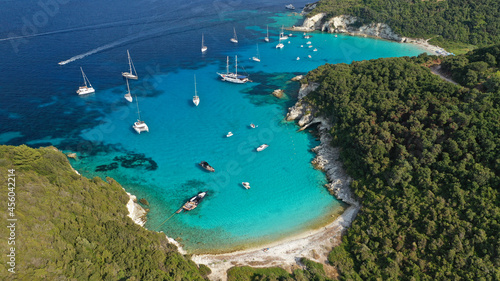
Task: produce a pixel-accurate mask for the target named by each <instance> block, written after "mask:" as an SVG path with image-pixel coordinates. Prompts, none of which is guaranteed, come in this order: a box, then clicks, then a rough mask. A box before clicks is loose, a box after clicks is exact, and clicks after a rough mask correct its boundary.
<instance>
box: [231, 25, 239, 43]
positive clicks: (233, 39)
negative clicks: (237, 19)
mask: <svg viewBox="0 0 500 281" xmlns="http://www.w3.org/2000/svg"><path fill="white" fill-rule="evenodd" d="M233 31H234V36H233V38H231V42H233V43H238V37H236V29H234V27H233Z"/></svg>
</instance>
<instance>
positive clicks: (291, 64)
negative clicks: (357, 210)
mask: <svg viewBox="0 0 500 281" xmlns="http://www.w3.org/2000/svg"><path fill="white" fill-rule="evenodd" d="M111 2H113V3H114V4H117V3H118V1H111ZM139 2H140V3H142V4H145V3H146V2H147V4H149V6H146V5H139V4H140V3H134V4H131V3H127V4H124V5H121V6H119V7H117V6H114V7H112V6H111V4H110V3H106V4H99V3H101V2H95V1H90V2H88V3H78V4H77V5H76V6H75V7H68V6H63V5H62V4H61V7H60V9H59V14H58V15H56V16H54V17H53V18H50V20H51V21H50V22H49V23H48V24H47V25H46V26H44V28H41V27H40V28H38V29H39V30H38V31H37V32H38V33H37V34H38V35H37V34H34V35H33V36H30V37H26V38H25V39H26V40H27V43H26V42H24V43H23V44H20V45H18V47H19V49H18V50H17V52H16V50H15V49H14V48H13V45H14V44H13V43H12V40H14V39H10V40H0V50H1V51H3V52H4V53H8V54H11V56H8V58H7V59H6V60H5V61H4V62H3V63H2V66H3V73H4V75H3V76H2V77H1V78H0V79H1V80H0V85H1V86H0V90H2V92H3V93H4V96H5V97H6V100H7V102H5V103H2V104H0V115H1V116H2V118H4V117H5V119H4V120H8V121H9V122H2V124H0V143H2V144H12V145H19V144H22V143H27V144H29V145H31V146H34V147H37V146H46V145H54V146H56V147H58V148H59V149H61V150H63V151H65V152H77V153H78V156H79V159H78V160H77V161H74V160H71V164H72V165H73V166H74V167H75V169H77V170H78V171H79V172H80V173H82V174H83V175H85V176H87V177H93V176H100V177H103V178H104V177H106V176H109V177H113V178H115V179H116V180H118V181H119V182H120V183H121V184H122V185H123V186H124V187H125V189H126V190H127V191H128V192H130V193H132V194H135V195H136V196H137V197H138V198H145V199H147V201H149V204H150V206H149V208H150V212H149V214H148V222H147V224H146V227H147V228H148V229H153V230H158V231H163V232H165V233H166V234H167V235H168V236H169V237H172V238H177V239H178V240H179V241H180V242H181V244H183V245H184V247H185V249H186V250H187V251H188V252H190V253H201V252H222V251H228V250H233V249H241V248H244V247H248V246H257V245H264V244H265V243H268V242H271V241H275V240H277V239H280V238H283V237H286V236H290V235H293V234H297V233H299V232H301V231H304V230H306V229H311V228H317V227H320V226H322V225H324V224H326V223H328V222H330V221H331V220H333V219H334V217H335V216H336V215H338V214H339V213H340V212H341V211H342V210H343V207H344V206H343V204H342V203H340V202H339V201H337V200H336V199H335V198H334V197H333V196H332V195H330V194H329V193H328V191H327V190H326V189H325V188H324V187H323V185H324V184H325V183H326V182H327V181H326V177H325V175H324V174H323V173H322V172H320V171H317V170H315V169H313V167H312V165H311V164H310V161H311V160H312V159H313V158H314V156H315V155H314V154H313V153H312V152H310V149H311V148H313V147H315V146H317V145H318V144H319V143H318V141H316V140H315V137H314V136H313V135H312V134H310V133H308V132H307V131H306V132H297V129H298V128H297V126H296V125H295V124H294V123H289V122H284V120H283V118H284V116H285V115H286V112H287V108H288V107H290V106H292V105H293V104H294V103H295V101H296V96H297V91H298V88H299V84H298V82H292V81H290V79H291V78H292V77H294V76H295V75H298V74H306V73H307V72H308V71H310V70H312V69H314V68H316V67H318V66H320V65H322V64H325V63H332V64H335V63H350V62H352V61H355V60H356V61H357V60H366V59H374V58H380V57H393V56H412V55H418V54H419V53H421V52H423V50H422V49H419V48H418V47H416V46H413V45H409V44H398V43H394V42H388V41H384V40H376V39H370V38H361V37H352V36H347V35H338V36H337V37H335V36H334V35H332V34H324V33H320V32H314V33H311V35H312V36H313V37H312V38H311V39H304V38H303V34H302V33H301V32H289V31H287V32H286V33H292V35H293V36H292V37H290V38H289V39H288V40H286V41H285V42H283V43H284V44H285V47H284V48H283V49H276V48H275V46H276V44H277V35H278V33H279V29H280V27H281V26H282V25H285V26H291V25H297V24H298V23H300V22H301V20H302V17H301V16H299V15H294V14H292V13H291V12H287V11H285V10H284V5H285V4H288V3H285V2H283V3H273V4H272V5H271V4H268V3H266V2H264V1H250V2H245V3H244V4H243V3H242V2H240V4H241V5H232V6H230V8H231V9H229V8H227V7H226V6H225V8H226V9H225V10H224V9H222V8H220V7H219V8H217V5H214V2H204V1H195V2H193V3H190V4H187V3H182V5H181V4H180V3H181V2H179V3H177V4H179V5H175V6H174V5H173V3H175V2H172V3H171V4H172V7H170V6H169V3H168V2H161V1H139ZM33 3H35V2H32V3H31V4H33ZM228 3H229V2H228ZM226 4H227V3H226ZM233 4H234V3H233ZM294 4H295V3H294ZM299 4H300V3H297V4H296V6H299V7H300V6H301V5H299ZM303 4H304V3H302V5H303ZM1 5H4V6H5V5H9V3H3V4H1ZM11 5H13V4H11ZM24 5H27V4H24ZM99 5H103V6H104V7H100V8H102V9H101V11H100V13H102V14H106V15H107V16H106V17H105V18H103V17H97V16H93V17H90V18H88V19H87V21H86V22H85V23H84V24H83V26H81V22H78V21H76V22H75V21H71V19H74V16H75V13H76V14H77V13H79V12H80V11H81V9H83V11H85V10H86V9H88V10H90V9H93V8H96V7H98V6H99ZM117 5H118V4H117ZM169 7H170V10H169V11H172V9H173V7H175V9H174V11H175V13H172V12H170V13H169V14H168V15H167V14H164V13H161V12H159V11H161V9H166V10H168V9H167V8H169ZM204 7H205V9H203V8H204ZM214 7H215V8H214ZM78 9H80V10H78ZM221 9H222V10H221ZM23 11H24V10H23ZM221 11H222V12H221ZM34 12H36V9H35V10H34ZM18 13H22V12H21V11H19V12H18ZM176 16H177V17H176ZM10 17H12V20H11V21H10V22H11V23H10V24H9V25H7V26H4V27H1V28H2V29H0V31H1V32H0V35H1V36H0V38H4V39H5V38H7V39H8V38H9V34H11V33H13V32H14V33H15V32H18V33H20V34H22V30H23V29H22V27H23V20H22V14H15V13H14V15H10ZM28 18H29V17H28ZM62 24H64V27H61V26H62ZM266 25H268V26H269V32H270V36H271V42H270V43H266V42H264V40H263V38H264V37H265V34H266ZM233 27H235V28H236V30H237V33H238V39H239V43H238V44H233V43H231V42H229V38H230V37H231V36H232V29H233ZM46 33H47V34H46ZM202 33H204V34H205V44H206V45H207V46H208V51H207V52H206V53H205V54H202V53H201V51H200V44H201V34H202ZM82 38H87V39H89V38H92V40H83V41H84V42H83V43H82V41H79V42H78V41H77V40H79V39H82ZM307 41H311V44H310V45H311V46H313V47H311V48H309V47H308V46H309V45H308V44H306V42H307ZM16 42H17V41H16ZM257 45H258V47H257ZM301 45H302V46H301ZM257 48H258V50H259V55H260V59H261V62H255V61H252V60H251V59H250V58H251V57H253V56H255V55H257ZM127 49H128V50H130V53H131V56H132V59H133V61H134V63H135V66H136V68H137V71H138V74H139V80H137V81H131V82H130V87H131V91H132V94H133V95H136V96H137V98H138V100H139V107H140V112H141V117H142V119H143V120H144V121H145V122H146V123H147V124H148V126H149V130H150V132H149V133H147V132H144V133H141V134H140V135H139V134H137V133H136V132H135V131H134V130H133V129H132V124H133V122H134V121H135V120H136V119H137V106H136V103H135V101H134V103H129V102H127V101H126V100H125V99H124V98H123V95H124V94H125V93H126V86H125V81H124V80H123V79H122V78H121V75H120V72H122V71H125V70H126V68H127V57H126V50H127ZM314 49H317V51H313V50H314ZM227 56H229V59H230V70H231V71H234V59H235V56H238V66H239V68H238V69H239V70H238V71H239V73H242V74H248V75H249V76H250V79H251V80H253V82H252V83H247V84H243V85H239V84H231V83H227V82H222V81H220V79H219V78H218V76H217V74H216V72H224V71H225V68H226V57H227ZM308 56H310V57H308ZM297 57H299V58H300V59H299V60H297ZM63 60H70V62H69V63H67V64H65V65H63V66H60V65H58V64H57V62H59V61H63ZM80 66H82V67H83V69H84V70H85V72H86V74H87V76H88V78H89V79H90V81H91V82H92V84H93V86H94V88H95V89H96V93H95V94H93V95H90V96H85V97H79V96H77V95H76V93H75V91H76V89H77V87H78V86H79V83H80V80H81V76H80V72H79V71H80V70H79V67H80ZM194 75H196V80H197V90H198V95H199V96H200V100H201V101H200V105H199V106H198V107H196V106H194V105H193V103H192V96H193V94H194ZM278 88H281V89H284V90H285V93H286V97H285V98H283V99H281V100H280V99H277V98H275V97H274V96H272V95H271V92H272V91H273V90H275V89H278ZM251 123H254V124H256V125H258V127H257V128H255V129H252V128H250V127H249V125H250V124H251ZM229 131H231V132H233V133H234V136H232V137H230V138H226V134H227V133H228V132H229ZM263 143H266V144H269V148H267V149H266V150H264V151H262V152H256V151H255V149H256V148H257V147H258V146H259V145H261V144H263ZM200 161H207V162H208V163H210V165H212V166H213V167H214V168H215V169H216V172H215V173H208V172H206V171H204V170H203V169H201V168H200V167H199V166H198V164H197V163H199V162H200ZM243 181H248V182H250V184H251V189H249V190H246V189H244V188H243V187H242V186H241V182H243ZM200 191H207V197H206V198H205V200H204V201H203V202H202V203H201V204H200V206H199V207H198V208H196V209H195V210H193V211H190V212H183V213H181V214H178V215H174V216H173V217H172V218H171V219H170V220H168V221H167V222H166V223H164V224H162V225H161V226H160V224H161V223H162V222H164V221H165V219H167V218H168V217H170V216H171V215H172V214H173V213H174V212H175V211H176V210H177V209H179V208H180V207H181V206H182V204H183V203H184V202H185V201H186V200H187V199H189V198H190V197H191V196H194V195H196V194H197V193H198V192H200Z"/></svg>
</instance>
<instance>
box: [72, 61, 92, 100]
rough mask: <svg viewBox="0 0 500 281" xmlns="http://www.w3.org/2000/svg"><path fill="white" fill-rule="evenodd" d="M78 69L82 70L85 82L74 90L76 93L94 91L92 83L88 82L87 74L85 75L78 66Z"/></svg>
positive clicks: (80, 94)
mask: <svg viewBox="0 0 500 281" xmlns="http://www.w3.org/2000/svg"><path fill="white" fill-rule="evenodd" d="M80 70H81V71H82V76H83V83H84V84H85V86H80V87H79V88H78V90H77V91H76V93H77V94H78V95H79V96H82V95H88V94H92V93H95V90H94V88H93V87H92V84H90V80H89V78H87V75H85V72H83V69H82V68H81V67H80ZM87 82H88V84H87Z"/></svg>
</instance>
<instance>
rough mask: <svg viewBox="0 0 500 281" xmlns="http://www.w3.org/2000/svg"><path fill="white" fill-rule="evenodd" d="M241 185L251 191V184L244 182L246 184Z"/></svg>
mask: <svg viewBox="0 0 500 281" xmlns="http://www.w3.org/2000/svg"><path fill="white" fill-rule="evenodd" d="M241 185H243V187H244V188H245V189H250V183H249V182H246V181H244V182H242V183H241Z"/></svg>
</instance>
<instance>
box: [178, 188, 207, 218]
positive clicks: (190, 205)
mask: <svg viewBox="0 0 500 281" xmlns="http://www.w3.org/2000/svg"><path fill="white" fill-rule="evenodd" d="M205 195H207V193H206V192H199V193H198V194H197V195H196V196H193V197H191V199H189V200H188V201H187V202H186V203H184V205H183V206H182V208H180V209H179V210H177V212H176V213H177V214H178V213H180V212H182V210H186V211H191V210H193V209H194V208H196V207H198V204H200V202H201V201H202V200H203V198H205Z"/></svg>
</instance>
